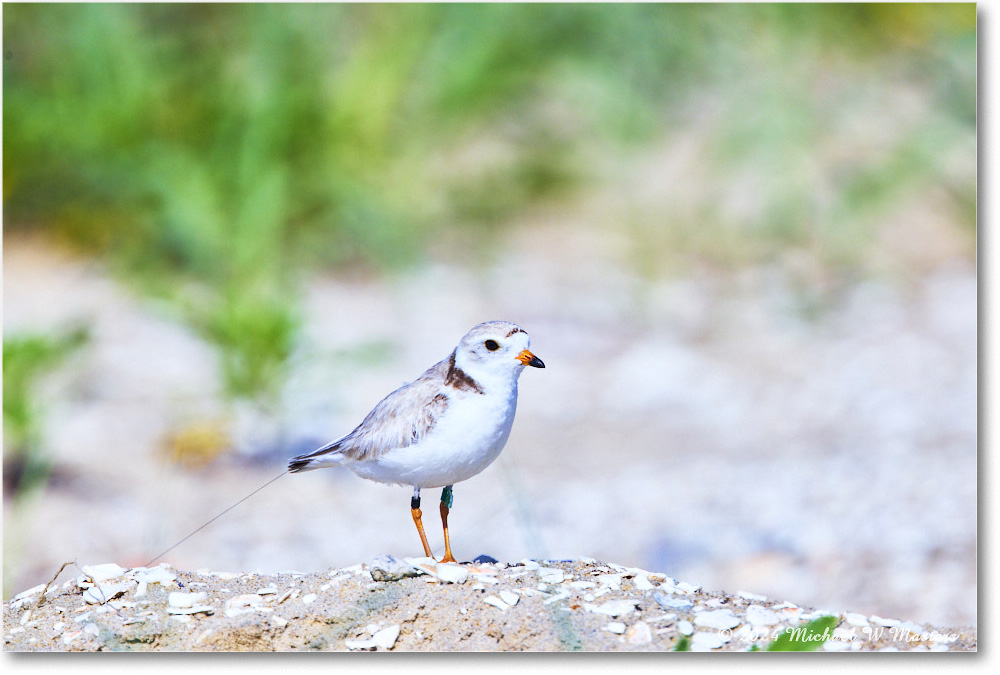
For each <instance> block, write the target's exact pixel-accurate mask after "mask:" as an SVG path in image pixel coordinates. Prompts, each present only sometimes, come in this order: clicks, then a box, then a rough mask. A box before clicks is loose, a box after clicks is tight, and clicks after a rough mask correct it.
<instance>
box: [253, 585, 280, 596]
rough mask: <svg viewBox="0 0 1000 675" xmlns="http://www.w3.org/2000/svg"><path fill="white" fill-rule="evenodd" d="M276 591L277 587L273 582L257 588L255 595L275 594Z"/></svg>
mask: <svg viewBox="0 0 1000 675" xmlns="http://www.w3.org/2000/svg"><path fill="white" fill-rule="evenodd" d="M277 592H278V587H277V586H275V585H274V584H271V585H270V586H264V587H263V588H258V589H257V595H275V594H277Z"/></svg>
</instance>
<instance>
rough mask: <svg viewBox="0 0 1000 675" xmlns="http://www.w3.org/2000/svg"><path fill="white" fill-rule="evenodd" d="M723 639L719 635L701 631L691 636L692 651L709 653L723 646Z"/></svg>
mask: <svg viewBox="0 0 1000 675" xmlns="http://www.w3.org/2000/svg"><path fill="white" fill-rule="evenodd" d="M722 644H723V643H722V638H721V637H719V634H718V633H707V632H705V631H699V632H697V633H695V634H694V635H692V636H691V651H693V652H709V651H712V650H713V649H718V648H719V647H721V646H722Z"/></svg>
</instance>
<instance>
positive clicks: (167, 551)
mask: <svg viewBox="0 0 1000 675" xmlns="http://www.w3.org/2000/svg"><path fill="white" fill-rule="evenodd" d="M286 473H288V471H287V470H286V471H282V472H281V473H279V474H278V475H277V476H275V477H274V478H272V479H271V480H269V481H267V482H266V483H264V484H263V485H261V486H260V487H259V488H257V489H256V490H254V491H253V492H251V493H250V494H248V495H247V496H246V497H244V498H243V499H241V500H239V501H238V502H236V503H235V504H233V505H232V506H230V507H229V508H228V509H226V510H225V511H223V512H222V513H220V514H219V515H217V516H215V517H214V518H212V519H211V520H209V521H208V522H207V523H205V524H204V525H202V526H201V527H199V528H198V529H197V530H195V531H194V532H192V533H191V534H189V535H188V536H186V537H184V538H183V539H181V540H180V541H179V542H177V543H176V544H174V545H173V546H171V547H170V548H168V549H167V550H166V551H164V552H163V553H161V554H160V555H158V556H156V557H155V558H153V559H152V560H150V561H149V562H148V563H146V564H145V565H143V567H149V566H150V565H152V564H153V563H155V562H156V561H157V560H159V559H160V558H162V557H163V556H165V555H167V554H168V553H170V552H171V551H173V550H174V549H175V548H177V547H178V546H180V545H181V544H183V543H184V542H186V541H187V540H188V539H190V538H191V537H193V536H194V535H196V534H198V533H199V532H201V531H202V530H204V529H205V528H206V527H208V526H209V525H211V524H212V523H214V522H215V521H217V520H218V519H219V518H221V517H222V516H224V515H226V514H227V513H229V512H230V511H232V510H233V509H235V508H236V507H237V506H239V505H240V504H242V503H243V502H245V501H246V500H248V499H250V498H251V497H253V496H254V495H255V494H257V493H258V492H260V491H261V490H263V489H264V488H266V487H267V486H268V485H270V484H271V483H273V482H274V481H276V480H278V479H279V478H281V477H282V476H284V475H285V474H286Z"/></svg>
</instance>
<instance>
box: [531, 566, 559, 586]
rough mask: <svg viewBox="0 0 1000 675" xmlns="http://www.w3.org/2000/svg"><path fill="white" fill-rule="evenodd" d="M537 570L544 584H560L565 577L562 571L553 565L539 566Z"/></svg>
mask: <svg viewBox="0 0 1000 675" xmlns="http://www.w3.org/2000/svg"><path fill="white" fill-rule="evenodd" d="M537 572H538V578H539V579H541V580H542V582H543V583H546V584H561V583H562V582H563V580H564V579H565V578H566V575H565V574H564V573H563V571H562V570H560V569H556V568H555V567H539V568H538V570H537Z"/></svg>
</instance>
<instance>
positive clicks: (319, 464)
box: [288, 440, 343, 473]
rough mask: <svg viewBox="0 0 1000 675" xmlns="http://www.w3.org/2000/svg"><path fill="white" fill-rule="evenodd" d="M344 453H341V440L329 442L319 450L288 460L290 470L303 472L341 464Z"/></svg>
mask: <svg viewBox="0 0 1000 675" xmlns="http://www.w3.org/2000/svg"><path fill="white" fill-rule="evenodd" d="M342 457H343V456H342V455H341V454H340V440H336V441H334V442H333V443H328V444H327V445H324V446H323V447H322V448H319V449H318V450H313V451H312V452H310V453H308V454H305V455H299V456H298V457H292V458H291V459H290V460H288V471H289V472H291V473H301V472H302V471H312V470H313V469H322V468H325V467H328V466H340V463H341V459H342Z"/></svg>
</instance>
